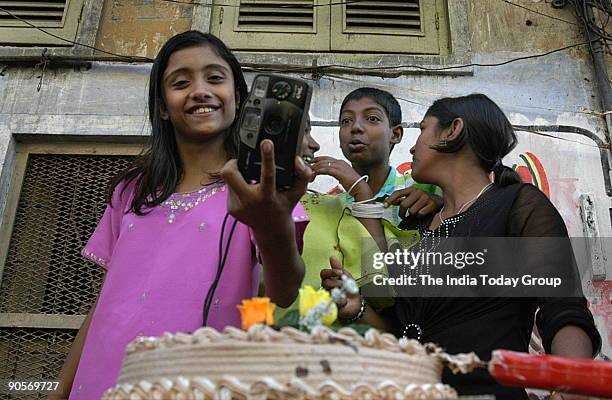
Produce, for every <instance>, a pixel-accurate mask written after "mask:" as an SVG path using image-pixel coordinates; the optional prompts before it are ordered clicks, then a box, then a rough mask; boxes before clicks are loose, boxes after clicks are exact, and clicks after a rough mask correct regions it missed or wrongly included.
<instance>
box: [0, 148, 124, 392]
mask: <svg viewBox="0 0 612 400" xmlns="http://www.w3.org/2000/svg"><path fill="white" fill-rule="evenodd" d="M131 160H132V157H131V156H107V155H104V156H98V155H95V156H89V155H87V156H85V155H54V154H51V155H46V154H45V155H42V154H41V155H38V154H31V155H30V156H29V158H28V162H27V166H26V171H25V176H24V181H23V185H22V190H21V195H20V198H19V202H18V205H17V211H16V215H15V220H14V225H13V232H12V235H11V239H10V242H9V247H8V254H7V259H6V263H5V266H4V271H3V273H2V277H1V279H2V280H1V282H0V313H1V314H4V313H19V314H48V315H60V316H61V315H85V314H87V313H88V311H89V309H90V308H91V305H92V304H93V302H94V301H95V298H96V296H97V294H98V291H99V288H100V284H101V279H102V272H101V271H100V269H99V268H98V267H96V266H95V265H93V264H92V263H90V262H89V261H85V259H83V258H82V257H81V256H80V252H81V250H82V248H83V246H84V245H85V244H86V242H87V240H88V239H89V237H90V236H91V234H92V233H93V231H94V229H95V227H96V225H97V223H98V221H99V219H100V217H101V216H102V213H103V212H104V209H105V207H106V204H105V191H106V188H107V185H108V183H109V180H110V179H111V178H112V177H113V176H114V175H116V174H117V173H118V172H120V171H121V170H124V169H125V168H127V167H128V166H129V164H130V162H131ZM75 335H76V331H75V330H71V329H43V328H40V329H39V328H6V327H5V328H0V379H22V380H25V379H28V380H35V379H36V378H39V379H40V380H45V379H46V380H49V379H53V378H55V377H57V375H58V373H59V369H60V368H61V365H62V362H63V359H64V358H65V356H66V354H67V352H68V350H69V349H70V345H71V343H72V341H73V340H74V337H75ZM1 396H2V395H0V397H1ZM41 396H42V395H41ZM43 397H44V396H43ZM34 398H36V395H34Z"/></svg>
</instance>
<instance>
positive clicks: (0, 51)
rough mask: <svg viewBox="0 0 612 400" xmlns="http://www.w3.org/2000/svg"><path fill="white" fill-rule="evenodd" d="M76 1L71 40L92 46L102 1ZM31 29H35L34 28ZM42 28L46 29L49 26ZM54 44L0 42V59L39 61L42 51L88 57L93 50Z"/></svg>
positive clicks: (71, 45) (66, 55)
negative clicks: (74, 35)
mask: <svg viewBox="0 0 612 400" xmlns="http://www.w3.org/2000/svg"><path fill="white" fill-rule="evenodd" d="M73 1H75V0H71V3H72V2H73ZM78 3H79V4H80V7H77V8H79V11H78V19H79V21H77V23H78V26H77V27H76V37H75V39H74V40H73V41H75V42H78V43H81V44H84V45H85V46H90V47H94V46H95V44H96V36H97V34H98V26H99V24H100V17H101V15H102V7H103V6H104V2H103V1H100V0H78ZM75 4H77V2H75ZM0 29H2V28H0ZM9 29H13V28H9ZM20 29H21V28H20ZM31 29H33V30H35V29H34V28H31ZM43 29H45V30H47V29H49V28H43ZM39 32H40V31H39ZM40 34H41V35H45V34H44V33H43V32H40ZM45 36H48V35H45ZM49 37H50V36H49ZM58 41H59V40H58ZM61 42H63V41H61ZM55 46H56V47H52V45H50V44H37V43H31V44H20V45H3V44H2V43H0V61H40V60H41V58H42V56H43V52H45V54H46V55H48V56H50V57H68V58H70V57H73V58H89V57H92V56H93V55H94V50H93V49H92V48H88V47H85V46H79V45H73V44H70V43H68V42H65V44H64V45H61V46H57V45H55Z"/></svg>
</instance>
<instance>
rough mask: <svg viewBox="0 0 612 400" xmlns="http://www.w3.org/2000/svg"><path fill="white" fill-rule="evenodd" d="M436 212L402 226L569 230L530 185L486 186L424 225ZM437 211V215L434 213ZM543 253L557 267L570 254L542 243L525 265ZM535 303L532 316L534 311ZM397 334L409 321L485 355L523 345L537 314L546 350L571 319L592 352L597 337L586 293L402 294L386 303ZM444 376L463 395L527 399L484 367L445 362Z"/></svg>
mask: <svg viewBox="0 0 612 400" xmlns="http://www.w3.org/2000/svg"><path fill="white" fill-rule="evenodd" d="M432 218H434V216H429V217H428V218H425V219H423V220H420V221H417V222H413V223H411V224H409V225H408V224H404V225H403V226H402V225H400V227H402V228H403V229H420V230H421V232H422V233H423V235H425V236H432V235H433V236H436V235H439V236H450V237H465V236H470V237H504V236H505V237H567V236H568V233H567V229H566V227H565V224H564V222H563V220H562V218H561V216H560V215H559V213H558V212H557V210H556V209H555V207H554V206H553V205H552V203H551V202H550V201H549V200H548V198H546V196H545V195H544V194H543V193H542V192H540V191H539V190H538V189H537V188H535V187H534V186H532V185H528V184H515V185H510V186H506V187H500V186H497V185H494V186H492V187H491V188H490V189H488V190H487V191H486V192H485V193H484V194H483V195H482V196H481V197H480V198H479V199H478V200H477V201H476V202H475V203H474V204H473V205H472V206H471V207H470V208H469V209H468V210H466V211H465V212H464V213H462V214H459V215H457V216H456V217H454V218H453V219H449V220H445V222H444V223H443V224H442V225H440V226H439V227H438V228H437V229H436V230H435V231H430V230H428V229H427V227H429V225H430V224H431V221H432ZM436 218H437V216H436ZM544 258H546V260H547V261H548V263H549V264H551V263H552V264H553V265H558V266H559V268H565V267H566V266H567V268H571V266H572V264H571V263H572V262H573V256H572V255H571V253H568V252H567V251H558V249H550V250H547V249H540V251H539V252H538V253H537V254H536V255H535V256H534V257H530V260H526V262H528V263H529V264H528V265H533V266H534V267H535V266H537V265H538V263H539V262H540V261H542V260H543V259H544ZM536 310H537V315H536ZM383 313H384V315H386V316H387V317H388V318H389V319H390V321H391V322H392V324H393V325H394V327H395V329H394V331H395V332H394V333H395V334H396V335H397V336H402V335H404V332H408V331H410V329H408V330H406V327H409V328H410V327H414V326H415V325H418V326H419V330H421V332H420V333H421V338H420V340H421V341H422V342H424V343H426V342H433V343H437V344H439V345H440V346H442V347H443V348H445V349H446V350H447V351H448V352H449V353H451V354H453V353H462V352H471V351H474V352H476V353H477V354H478V356H479V357H480V358H481V359H483V360H489V359H490V358H491V351H492V350H495V349H509V350H515V351H521V352H527V351H528V348H529V341H530V337H531V332H532V329H533V323H534V316H535V322H536V324H537V327H538V330H539V332H540V334H541V336H542V339H543V344H544V348H545V350H546V352H548V353H549V352H550V347H551V342H552V339H553V337H554V335H555V334H556V333H557V331H558V330H559V329H561V328H562V327H563V326H566V325H576V326H579V327H581V328H582V329H584V331H585V332H586V333H587V334H588V335H589V336H590V337H591V340H592V343H593V348H594V349H595V350H596V352H598V351H599V348H600V346H601V338H600V336H599V333H598V332H597V329H596V327H595V324H594V321H593V317H592V315H591V313H590V311H589V310H588V308H587V304H586V300H585V298H584V297H582V296H580V297H571V298H551V297H547V298H508V297H506V298H503V297H485V298H483V297H480V298H465V297H464V298H456V297H455V298H450V297H420V298H414V297H399V298H397V301H396V303H395V306H394V307H393V308H390V309H387V310H384V312H383ZM443 381H444V382H445V383H448V384H450V385H452V386H453V387H454V388H455V389H457V391H458V392H459V394H460V395H473V394H494V395H496V396H497V398H498V399H512V400H516V399H527V395H526V393H525V391H524V390H523V389H520V388H518V389H517V388H510V387H505V386H501V385H499V384H497V383H496V382H495V381H494V380H493V379H492V378H491V377H490V376H489V374H488V373H487V372H486V370H484V369H481V370H478V371H476V372H474V373H471V374H468V375H453V374H452V373H451V372H450V371H449V370H448V369H445V371H444V375H443Z"/></svg>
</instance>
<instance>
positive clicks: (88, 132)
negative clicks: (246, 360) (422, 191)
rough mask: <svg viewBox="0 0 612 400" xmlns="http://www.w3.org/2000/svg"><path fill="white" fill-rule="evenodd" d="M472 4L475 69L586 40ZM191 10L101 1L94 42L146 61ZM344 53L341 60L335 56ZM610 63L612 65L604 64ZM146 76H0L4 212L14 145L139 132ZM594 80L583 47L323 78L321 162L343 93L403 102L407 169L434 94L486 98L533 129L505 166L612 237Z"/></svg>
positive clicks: (92, 72)
mask: <svg viewBox="0 0 612 400" xmlns="http://www.w3.org/2000/svg"><path fill="white" fill-rule="evenodd" d="M449 1H452V0H449ZM513 2H514V3H517V4H519V5H522V6H524V7H528V8H531V9H533V10H535V11H538V12H541V13H545V14H548V15H550V16H553V17H555V18H560V19H563V20H566V21H570V22H574V21H575V17H574V16H573V14H572V12H571V11H570V9H569V7H566V9H563V10H556V9H553V8H552V7H551V6H550V2H549V1H543V0H542V1H537V0H514V1H513ZM468 8H469V9H468V24H469V31H468V34H469V39H470V41H471V46H472V54H471V58H472V60H473V62H476V63H497V62H502V61H505V60H508V59H510V58H515V57H523V56H530V55H537V54H541V53H544V52H547V51H551V50H554V49H557V48H560V47H563V46H566V45H570V44H574V43H580V42H583V41H585V39H584V37H583V36H582V35H581V34H580V32H579V30H578V28H577V26H576V25H574V24H571V23H567V22H562V21H558V20H555V19H551V18H549V17H545V16H542V15H539V14H534V13H533V12H530V11H527V10H524V9H522V8H520V7H517V6H513V5H510V4H508V3H507V2H504V1H501V0H499V1H489V0H471V1H469V2H468ZM192 12H193V6H188V5H181V4H176V3H171V2H161V1H157V0H131V1H128V0H106V1H105V2H104V8H103V15H102V20H101V22H100V28H99V31H98V36H97V46H98V47H100V48H101V49H104V50H106V51H110V52H113V53H118V54H125V55H139V56H147V57H154V56H155V54H156V53H157V51H158V49H159V47H160V46H161V45H162V44H163V42H164V41H165V40H166V39H167V38H168V37H170V36H172V35H173V34H175V33H178V32H182V31H185V30H188V29H190V28H191V22H192ZM205 28H206V27H203V29H205ZM351 57H352V55H346V54H345V55H341V56H339V57H338V60H339V61H344V60H349V59H350V58H351ZM608 65H609V67H611V68H612V61H611V60H610V57H608ZM149 71H150V65H146V64H143V65H126V64H120V63H103V62H97V63H93V64H92V66H91V67H90V68H80V69H78V68H77V69H74V68H52V69H49V70H48V71H47V72H46V74H45V76H44V79H43V80H42V84H41V89H40V91H37V86H38V84H39V82H40V79H39V78H38V76H39V75H40V74H39V71H35V70H34V68H33V66H10V67H9V68H8V69H7V70H6V72H5V73H4V76H0V166H2V169H1V171H0V213H1V212H2V210H3V207H4V201H5V198H6V194H7V193H8V191H9V190H10V187H9V182H10V177H11V174H12V170H13V160H14V154H15V142H16V141H19V140H31V138H32V137H35V136H37V135H38V136H40V137H44V138H45V140H51V141H54V140H60V139H61V140H67V138H69V140H85V139H91V138H98V139H99V140H102V141H119V140H126V139H125V138H128V139H129V138H133V137H141V136H145V135H147V119H146V85H147V80H148V73H149ZM252 77H253V74H247V80H248V81H249V82H250V80H251V79H252ZM593 82H594V77H593V70H592V67H591V60H590V56H589V54H588V52H587V51H586V48H585V47H582V48H574V49H570V50H567V51H563V52H559V53H555V54H551V55H548V56H546V57H541V58H531V59H527V60H523V61H519V62H516V63H512V64H507V65H504V66H500V67H494V68H487V67H474V69H473V75H466V76H449V75H446V74H439V75H409V76H403V77H400V78H393V79H381V78H375V77H369V76H357V75H355V76H348V75H345V76H342V77H340V78H338V77H323V78H322V79H320V80H318V81H316V82H314V96H313V101H312V107H311V118H312V120H313V125H314V127H313V135H314V136H315V138H316V139H317V140H318V141H319V142H320V143H321V146H322V149H321V154H329V155H332V156H336V157H342V155H341V153H340V150H339V144H338V139H337V126H334V124H335V123H336V121H337V117H338V112H339V109H338V108H339V105H340V103H341V101H342V99H343V97H344V96H345V95H346V94H347V93H349V92H350V91H351V90H353V89H355V88H357V87H360V86H363V85H366V84H369V85H373V86H377V87H380V88H382V89H386V90H388V91H390V92H392V93H393V94H394V95H395V96H396V97H397V98H398V99H399V100H400V104H401V106H402V111H403V116H404V117H403V121H404V123H406V124H407V125H408V126H412V128H408V129H406V133H405V137H404V140H403V142H402V143H401V144H400V145H398V146H397V147H396V149H395V150H394V152H393V155H392V162H393V163H394V164H395V165H401V164H404V163H406V162H409V161H410V157H409V148H410V147H411V146H412V144H413V143H414V141H415V140H416V137H417V135H418V131H417V130H416V129H415V128H414V126H416V125H415V124H416V123H418V122H419V121H420V119H421V118H422V116H423V114H424V112H425V110H426V109H427V107H428V106H429V105H430V104H431V103H432V101H433V100H435V99H436V98H438V97H440V96H449V95H462V94H466V93H471V92H482V93H485V94H487V95H489V96H490V97H491V98H492V99H493V100H495V101H496V102H497V103H498V104H499V105H500V106H501V107H502V108H503V109H504V111H505V112H506V113H507V114H508V116H509V118H510V120H511V121H512V122H513V123H514V124H517V125H530V126H531V125H535V126H538V128H537V129H536V132H535V133H534V132H531V133H530V132H519V140H520V143H519V146H518V148H517V149H516V150H515V151H514V152H513V153H512V154H510V155H509V156H508V157H507V158H506V159H505V160H504V161H505V163H506V164H507V165H513V164H516V165H517V168H520V167H524V168H526V169H524V170H523V171H525V173H526V174H532V173H534V172H533V171H534V170H533V168H532V169H531V170H529V169H528V168H529V167H530V166H531V165H532V164H529V163H530V162H533V160H534V159H536V160H537V161H538V162H539V163H540V164H541V168H540V170H538V171H539V172H538V171H536V172H537V173H540V174H542V175H544V176H545V178H546V181H547V183H548V185H549V193H550V198H551V200H552V201H553V202H554V204H555V205H556V206H557V207H558V208H559V211H560V212H561V214H562V216H563V218H564V219H565V221H566V223H567V225H568V229H569V231H570V233H571V234H572V235H574V236H581V235H583V231H584V226H583V224H582V221H581V218H580V208H579V198H580V196H581V195H583V194H586V193H589V194H591V195H592V196H593V199H594V215H595V218H597V220H598V224H599V227H600V230H601V232H600V233H601V235H602V236H603V237H612V221H611V220H610V219H611V211H610V210H611V208H612V197H610V194H609V193H607V192H606V180H608V181H609V180H610V172H609V171H607V170H605V169H604V165H603V164H602V157H603V158H604V159H605V158H606V157H608V160H609V150H607V151H606V150H605V149H603V150H602V148H601V147H605V146H608V145H609V143H608V142H607V138H606V126H605V123H604V120H603V119H602V118H601V117H599V116H597V115H593V114H592V113H590V111H601V105H600V101H599V98H598V96H599V94H598V91H597V88H595V87H594V83H593ZM559 126H562V127H574V128H580V129H581V131H580V132H583V133H576V132H564V131H562V130H563V129H562V128H559ZM584 132H587V133H588V134H585V133H584ZM589 135H590V136H589ZM551 136H552V137H551ZM75 138H76V139H75ZM122 138H123V139H122ZM598 146H599V147H598ZM608 149H609V148H608ZM532 156H533V157H532ZM534 157H535V158H534ZM542 171H543V172H542ZM335 185H336V182H334V181H333V180H332V179H329V178H319V179H317V181H316V182H315V184H314V185H313V187H314V188H316V189H318V190H322V191H326V190H329V189H330V188H332V187H334V186H335ZM606 250H607V254H606V256H607V261H606V262H607V263H606V266H605V267H606V268H607V282H602V283H598V284H597V286H598V288H600V289H599V290H601V292H600V295H599V296H598V297H594V298H592V299H590V300H591V301H592V302H593V307H592V309H593V311H594V313H595V315H596V318H597V321H598V326H599V328H600V331H601V332H602V335H603V337H604V352H605V353H606V354H607V355H608V356H612V354H611V351H610V344H611V343H612V327H611V320H612V317H611V315H612V306H611V305H610V301H611V298H610V294H609V287H610V282H611V281H610V280H611V279H612V249H606Z"/></svg>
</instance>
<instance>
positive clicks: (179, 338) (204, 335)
mask: <svg viewBox="0 0 612 400" xmlns="http://www.w3.org/2000/svg"><path fill="white" fill-rule="evenodd" d="M462 357H463V358H462ZM448 359H449V356H448V355H446V354H444V353H443V352H441V351H440V350H439V349H437V348H435V347H434V346H429V345H428V346H423V345H421V344H420V343H419V342H417V341H415V340H397V339H396V338H395V337H394V336H392V335H390V334H381V333H379V332H377V331H376V330H374V329H372V330H370V331H368V332H367V333H366V335H365V337H362V336H360V335H359V334H357V332H355V331H354V330H352V329H348V328H344V329H341V330H340V331H338V332H334V331H333V330H331V329H329V328H326V327H322V326H320V327H316V328H315V329H313V331H312V333H311V334H307V333H304V332H301V331H299V330H297V329H294V328H289V327H285V328H282V329H281V330H280V331H277V330H274V329H272V328H269V327H267V326H264V325H255V326H253V327H252V328H251V329H250V330H249V331H248V332H245V331H242V330H239V329H236V328H226V329H225V330H224V331H223V332H222V333H221V332H218V331H216V330H214V329H212V328H201V329H199V330H197V331H196V332H195V333H193V334H180V333H179V334H175V335H171V334H166V335H164V336H161V337H158V338H147V337H145V338H138V339H137V340H135V341H134V342H132V343H131V344H130V345H129V346H128V349H127V355H126V358H125V360H124V362H123V365H122V368H121V372H120V376H119V380H118V383H117V385H116V386H115V387H113V388H111V389H109V390H108V391H107V392H106V393H105V396H104V399H108V400H111V399H112V400H115V399H133V400H136V399H338V400H340V399H372V400H374V399H394V400H401V399H406V400H408V399H453V398H456V397H457V393H456V392H455V390H454V389H452V388H451V387H449V386H447V385H444V384H442V383H441V382H440V378H441V373H442V368H443V362H444V361H445V360H446V361H448ZM472 361H473V356H472V355H464V356H459V358H456V357H455V358H454V363H453V365H454V366H455V367H457V366H459V368H458V369H461V370H463V369H466V368H467V367H466V366H468V365H469V364H470V363H472Z"/></svg>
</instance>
